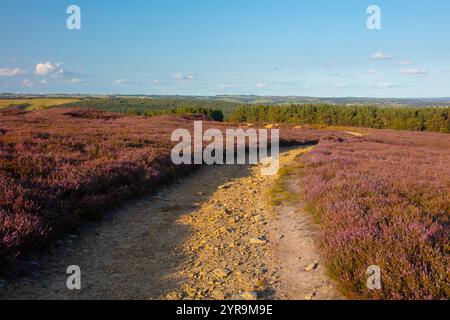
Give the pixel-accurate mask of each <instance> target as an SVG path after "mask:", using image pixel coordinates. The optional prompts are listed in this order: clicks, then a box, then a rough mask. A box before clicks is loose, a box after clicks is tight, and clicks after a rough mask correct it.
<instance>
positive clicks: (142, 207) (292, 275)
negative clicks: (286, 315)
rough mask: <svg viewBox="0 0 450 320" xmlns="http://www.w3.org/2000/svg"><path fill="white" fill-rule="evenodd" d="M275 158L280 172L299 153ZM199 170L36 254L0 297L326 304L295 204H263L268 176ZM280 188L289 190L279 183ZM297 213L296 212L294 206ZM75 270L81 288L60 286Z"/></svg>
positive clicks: (310, 232)
mask: <svg viewBox="0 0 450 320" xmlns="http://www.w3.org/2000/svg"><path fill="white" fill-rule="evenodd" d="M302 152H303V150H302V149H296V150H290V151H287V152H284V153H283V155H282V164H283V165H285V166H289V165H290V164H291V163H292V162H294V161H295V158H296V157H297V156H298V155H299V154H300V153H302ZM259 169H260V168H259V167H257V166H256V167H249V166H214V167H211V166H209V167H208V166H206V167H204V168H202V169H200V170H199V171H197V172H195V173H193V174H192V175H190V176H187V177H185V178H184V179H182V180H180V181H178V182H177V183H175V184H172V185H170V186H168V187H166V188H164V189H162V190H161V191H160V193H158V194H157V195H151V196H148V197H147V198H144V199H140V200H137V201H134V202H131V203H128V204H127V205H126V206H124V207H122V208H119V209H117V210H116V211H115V212H112V213H111V214H110V215H108V217H107V218H105V219H104V220H103V221H102V222H99V223H91V224H90V225H88V226H85V227H83V228H82V229H81V230H80V232H79V233H78V234H77V235H68V236H67V237H65V238H64V239H61V240H59V241H57V243H55V244H54V245H53V246H51V247H50V248H49V249H47V250H46V251H45V252H43V253H41V254H39V255H38V256H36V257H31V258H28V260H27V261H26V264H27V267H26V272H24V274H23V275H20V276H19V277H17V278H16V279H8V280H1V279H0V298H1V299H336V298H340V295H339V294H338V293H337V292H336V290H335V289H334V287H333V284H332V283H331V282H330V280H328V279H327V277H326V276H325V272H324V268H323V265H322V263H321V262H320V259H319V256H318V253H317V249H316V247H317V246H316V244H315V238H316V235H317V227H316V226H315V225H314V223H313V222H312V218H311V217H310V216H309V215H308V214H307V213H305V212H304V211H303V210H302V209H301V203H295V205H294V204H293V203H292V201H291V202H290V203H282V204H281V205H280V206H277V207H272V206H270V205H269V202H268V201H267V200H268V191H269V190H270V189H271V187H272V186H273V184H274V183H275V182H276V180H277V179H278V177H261V176H260V175H259V171H260V170H259ZM288 183H289V186H290V188H292V190H293V191H295V189H296V188H298V187H299V186H296V185H295V184H294V183H293V182H292V181H288ZM299 207H300V209H298V208H299ZM69 265H78V266H80V268H81V273H82V280H81V281H82V289H81V290H79V291H76V290H75V291H69V290H68V289H67V288H66V280H67V277H68V275H66V268H67V267H68V266H69Z"/></svg>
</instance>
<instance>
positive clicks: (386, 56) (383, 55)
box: [372, 51, 393, 60]
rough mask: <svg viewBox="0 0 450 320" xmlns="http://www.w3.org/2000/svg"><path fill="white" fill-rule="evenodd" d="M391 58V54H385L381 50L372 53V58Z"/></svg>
mask: <svg viewBox="0 0 450 320" xmlns="http://www.w3.org/2000/svg"><path fill="white" fill-rule="evenodd" d="M392 58H393V57H392V56H390V55H388V54H385V53H384V52H383V51H378V52H375V53H374V54H373V55H372V59H373V60H390V59H392Z"/></svg>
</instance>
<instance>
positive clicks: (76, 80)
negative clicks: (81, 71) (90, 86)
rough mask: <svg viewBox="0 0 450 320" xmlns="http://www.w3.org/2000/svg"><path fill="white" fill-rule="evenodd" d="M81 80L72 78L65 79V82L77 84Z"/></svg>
mask: <svg viewBox="0 0 450 320" xmlns="http://www.w3.org/2000/svg"><path fill="white" fill-rule="evenodd" d="M81 82H82V80H81V79H80V78H73V79H69V80H66V83H68V84H79V83H81Z"/></svg>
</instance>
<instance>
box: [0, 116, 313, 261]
mask: <svg viewBox="0 0 450 320" xmlns="http://www.w3.org/2000/svg"><path fill="white" fill-rule="evenodd" d="M193 120H205V118H204V116H200V118H198V117H193V116H189V117H184V118H183V117H180V118H177V117H174V116H159V117H152V118H148V117H137V116H136V117H135V116H125V115H122V114H116V113H108V112H104V111H98V110H89V109H66V108H64V109H52V110H41V111H31V112H30V111H24V110H19V109H9V110H1V111H0V128H1V130H0V265H2V264H3V265H4V264H5V263H6V262H8V261H11V259H14V258H15V257H17V256H18V255H19V254H20V253H21V252H23V251H27V250H31V249H34V248H35V247H37V246H39V245H41V244H43V243H45V241H47V240H48V239H50V238H53V237H55V236H58V235H59V234H61V233H62V232H65V231H67V230H68V229H70V228H73V227H75V226H77V225H79V223H80V221H81V220H82V219H92V218H98V217H100V216H101V215H102V214H103V213H104V212H105V211H106V210H108V209H110V208H112V207H114V206H115V205H117V204H119V203H122V202H123V201H125V200H127V199H129V198H130V197H134V196H139V195H142V194H144V193H149V192H151V191H154V190H155V189H156V188H158V187H159V186H160V185H161V184H163V183H165V182H166V181H168V180H169V179H173V178H175V177H176V176H177V175H179V174H182V173H183V172H186V171H189V170H192V169H193V168H194V166H192V167H191V166H175V165H174V164H173V163H172V161H171V159H170V153H171V149H172V147H173V145H174V143H173V142H171V141H170V137H171V134H172V132H173V130H175V129H177V128H187V129H190V130H192V128H193ZM208 127H214V128H218V129H222V130H224V129H226V128H227V124H223V123H218V122H208V121H204V129H208ZM284 134H285V135H286V136H287V135H289V136H290V137H289V140H287V142H289V143H293V142H294V141H297V142H301V143H312V142H317V141H318V140H319V138H320V135H319V134H318V131H317V130H296V131H295V134H294V133H293V132H291V130H288V131H286V133H284Z"/></svg>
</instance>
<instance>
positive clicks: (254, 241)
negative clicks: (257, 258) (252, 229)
mask: <svg viewBox="0 0 450 320" xmlns="http://www.w3.org/2000/svg"><path fill="white" fill-rule="evenodd" d="M249 241H250V243H251V244H266V243H267V240H266V239H264V238H262V237H259V238H250V239H249Z"/></svg>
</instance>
